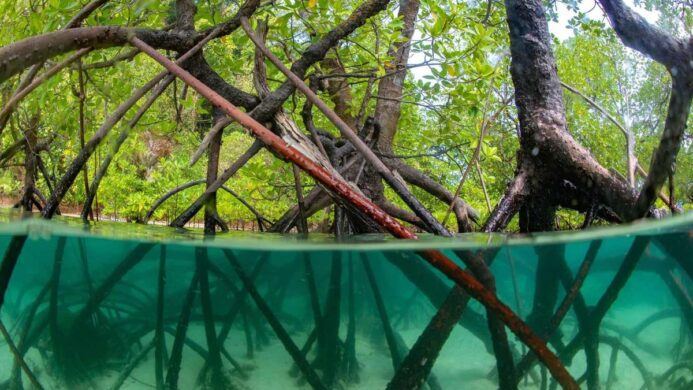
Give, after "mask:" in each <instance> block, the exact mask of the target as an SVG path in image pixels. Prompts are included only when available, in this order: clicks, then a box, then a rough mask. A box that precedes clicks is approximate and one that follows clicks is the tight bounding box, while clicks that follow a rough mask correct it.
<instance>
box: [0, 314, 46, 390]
mask: <svg viewBox="0 0 693 390" xmlns="http://www.w3.org/2000/svg"><path fill="white" fill-rule="evenodd" d="M0 333H2V336H3V337H4V338H5V341H6V342H7V346H8V347H9V348H10V351H11V352H12V355H13V356H14V359H15V363H17V364H19V365H20V366H21V367H22V371H24V374H26V376H27V378H29V381H30V382H31V384H32V385H34V387H36V388H37V389H41V390H43V386H41V384H40V383H39V381H38V379H36V375H34V373H33V372H32V371H31V368H29V366H28V365H27V364H26V361H25V360H24V356H22V353H21V352H20V350H19V349H18V348H17V346H16V345H15V344H14V342H13V341H12V337H11V336H10V333H9V332H8V331H7V328H6V327H5V324H4V323H3V322H2V321H0Z"/></svg>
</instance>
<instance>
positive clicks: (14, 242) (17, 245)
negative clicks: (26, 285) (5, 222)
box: [0, 234, 27, 309]
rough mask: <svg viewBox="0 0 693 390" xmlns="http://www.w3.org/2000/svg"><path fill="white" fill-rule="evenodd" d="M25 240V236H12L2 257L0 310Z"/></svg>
mask: <svg viewBox="0 0 693 390" xmlns="http://www.w3.org/2000/svg"><path fill="white" fill-rule="evenodd" d="M26 239H27V235H26V234H23V235H19V236H13V237H12V239H11V240H10V244H9V245H8V246H7V249H6V250H5V254H4V255H3V257H2V263H0V309H1V308H2V304H3V303H4V302H5V292H7V287H8V286H9V285H10V279H11V278H12V273H13V272H14V267H16V266H17V260H18V259H19V255H21V254H22V248H24V243H25V242H26Z"/></svg>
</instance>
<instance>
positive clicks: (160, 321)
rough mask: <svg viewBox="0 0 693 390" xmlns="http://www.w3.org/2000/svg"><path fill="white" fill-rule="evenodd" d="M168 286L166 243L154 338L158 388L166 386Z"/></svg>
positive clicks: (160, 258) (161, 259)
mask: <svg viewBox="0 0 693 390" xmlns="http://www.w3.org/2000/svg"><path fill="white" fill-rule="evenodd" d="M165 287H166V245H162V246H161V256H160V257H159V275H158V283H157V300H156V325H155V335H154V340H155V342H156V347H155V349H154V376H155V379H156V388H157V390H163V388H164V364H165V361H164V359H165V357H164V354H165V353H166V340H165V338H164V337H165V335H164V292H165Z"/></svg>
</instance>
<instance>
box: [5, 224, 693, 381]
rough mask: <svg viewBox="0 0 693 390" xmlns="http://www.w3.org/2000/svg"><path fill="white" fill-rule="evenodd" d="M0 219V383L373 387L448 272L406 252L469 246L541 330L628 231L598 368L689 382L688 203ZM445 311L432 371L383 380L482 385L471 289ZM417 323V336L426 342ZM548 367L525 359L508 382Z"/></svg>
mask: <svg viewBox="0 0 693 390" xmlns="http://www.w3.org/2000/svg"><path fill="white" fill-rule="evenodd" d="M0 220H2V221H3V223H2V224H0V251H2V253H4V258H5V261H7V259H8V258H12V257H13V256H12V254H15V255H16V256H15V257H17V262H16V267H15V268H14V272H13V273H12V276H11V279H10V282H9V284H8V286H7V291H6V294H5V299H4V303H3V305H2V308H1V309H0V319H1V320H2V323H3V324H4V326H5V327H6V328H7V330H8V333H9V336H10V339H11V340H12V344H13V345H14V347H16V348H17V349H16V351H15V352H16V353H14V354H13V353H12V352H11V348H10V347H11V345H10V344H8V343H7V341H6V338H4V337H0V388H13V386H15V387H14V388H32V386H34V385H32V379H31V378H30V376H29V375H28V374H27V372H30V373H31V374H32V375H33V376H34V377H35V381H36V382H38V383H40V385H41V386H42V387H44V388H56V389H57V388H61V389H62V388H64V389H88V388H95V389H102V388H123V389H148V388H156V386H157V381H158V382H159V383H160V384H170V385H171V386H170V387H173V384H177V387H178V388H181V389H194V388H237V389H246V388H247V389H284V388H287V389H291V388H311V387H314V388H315V387H317V388H320V386H324V388H353V389H382V388H385V387H386V386H387V384H388V383H389V382H390V381H391V379H392V378H393V376H395V368H394V367H398V368H401V367H402V364H401V361H402V360H404V361H405V362H407V360H406V357H407V355H408V353H409V350H410V348H412V347H413V346H414V344H415V343H416V342H417V339H419V336H420V335H421V334H422V332H424V329H425V328H426V326H427V325H428V323H429V321H431V318H432V317H433V316H434V315H435V314H436V311H437V310H438V308H439V307H441V304H442V302H443V301H444V300H445V299H446V297H447V296H448V292H449V291H450V288H451V287H452V283H451V282H450V281H448V280H447V279H446V278H445V277H444V276H443V275H442V274H441V273H439V272H438V271H437V270H435V269H434V268H432V267H430V266H429V265H427V264H426V263H424V261H423V260H422V259H421V258H420V257H419V256H418V255H417V251H420V250H423V249H439V250H441V251H443V252H444V253H445V254H447V255H448V256H449V257H450V258H453V259H455V260H456V261H457V262H458V263H460V264H462V262H461V261H459V258H458V257H457V256H456V253H460V251H461V250H467V251H470V252H478V253H480V254H483V255H484V256H485V258H486V260H487V261H492V266H491V270H492V272H493V275H494V276H495V280H496V286H497V294H498V296H499V297H500V299H501V300H502V301H503V302H505V303H506V304H507V305H508V306H510V307H511V308H512V309H513V311H515V312H516V313H518V315H519V316H520V317H521V318H522V319H524V320H526V321H527V322H528V323H529V324H530V325H531V326H532V327H533V328H534V329H535V331H537V332H538V333H542V332H544V330H545V328H546V326H547V322H548V321H549V320H550V317H551V315H552V314H553V313H554V312H555V311H556V310H557V308H558V307H559V305H560V304H561V302H562V300H563V297H564V295H565V287H564V284H565V285H567V286H569V285H570V284H571V283H572V279H573V275H575V274H576V272H577V271H578V269H579V267H580V266H581V264H582V263H583V260H584V259H585V258H586V254H587V253H588V249H589V248H590V247H591V245H592V246H594V245H596V244H595V242H600V246H599V247H598V250H597V252H596V257H595V258H594V262H593V265H592V266H591V268H590V272H589V274H588V275H587V277H586V279H585V281H584V284H583V285H582V288H581V290H580V292H581V296H582V298H584V303H585V304H586V307H587V310H591V309H592V308H593V307H594V306H598V302H600V298H601V297H602V294H604V292H605V291H606V290H607V288H608V287H609V285H610V283H611V282H612V280H613V278H614V276H615V275H616V274H617V271H618V270H619V268H620V267H621V265H622V263H624V259H625V258H626V257H627V255H626V254H627V253H629V251H631V252H633V250H631V248H632V247H633V246H634V243H640V244H642V245H644V251H643V253H642V255H639V256H637V258H635V259H633V258H631V259H630V260H631V261H633V264H636V266H635V269H634V272H633V273H632V275H630V277H629V278H627V282H626V283H625V285H624V286H623V288H622V289H620V290H619V291H618V292H619V293H618V294H617V299H616V300H615V301H614V303H613V305H611V306H610V307H609V308H608V311H606V315H605V316H604V318H603V320H602V321H601V322H600V323H599V328H598V330H599V331H598V335H597V336H596V337H597V339H598V350H597V353H598V357H599V367H598V370H597V373H598V380H599V383H600V384H601V386H602V387H604V388H612V389H638V388H641V387H643V386H645V387H646V388H648V387H649V388H653V389H659V388H681V389H685V388H688V389H690V388H692V387H691V384H692V383H693V382H691V380H692V377H693V348H692V346H693V341H692V340H693V337H692V336H693V334H692V333H691V326H692V324H693V317H691V308H692V306H691V305H692V301H691V295H690V294H691V288H692V287H693V286H692V284H691V279H690V277H689V275H688V274H687V273H686V271H685V270H684V267H688V271H689V272H690V268H691V262H693V245H692V242H693V215H691V214H689V215H685V216H679V217H675V218H671V219H668V220H664V221H658V222H647V223H640V224H635V225H632V226H621V227H611V228H602V229H595V230H590V231H585V232H572V233H554V234H543V235H537V236H532V237H509V236H503V235H482V234H473V235H464V236H459V237H457V238H455V239H441V238H436V237H423V238H422V240H420V241H418V242H402V241H396V240H393V239H389V238H386V237H384V236H380V235H368V236H361V237H355V238H353V239H349V240H348V241H346V242H338V241H336V240H334V239H332V238H330V237H327V236H320V235H314V236H311V237H309V238H307V239H306V238H302V237H298V236H281V235H269V234H262V235H258V234H247V233H229V234H225V235H219V236H218V237H216V238H214V239H205V238H204V237H202V235H201V234H200V233H198V232H184V231H176V230H173V229H170V228H165V227H158V226H139V225H124V224H113V223H99V224H97V225H96V226H83V225H81V224H79V223H77V222H75V221H71V220H59V221H51V222H46V221H42V220H39V219H28V220H21V219H19V218H18V216H17V215H13V214H6V213H4V214H2V216H0ZM22 237H26V240H25V241H23V240H22V239H21V238H22ZM22 241H23V242H22ZM19 244H21V245H19ZM636 246H637V245H636ZM12 248H14V249H12ZM626 260H628V259H626ZM561 264H566V265H567V270H569V271H570V272H568V273H566V268H561V267H560V265H561ZM537 271H539V272H537ZM537 275H539V276H540V278H539V279H537ZM537 280H538V281H537ZM255 293H257V294H255ZM537 296H538V297H537ZM446 307H447V306H446ZM592 313H593V312H592ZM456 320H457V317H455V318H453V321H454V323H456V325H454V326H452V330H451V332H450V334H449V336H448V337H442V338H443V339H444V340H445V343H444V345H443V347H442V350H441V351H440V353H439V354H432V355H430V356H429V357H428V358H426V359H422V360H421V361H420V362H419V363H420V364H419V366H420V367H426V366H428V365H430V364H431V363H433V365H432V370H431V371H430V372H431V375H426V374H425V373H423V374H419V373H413V374H412V373H409V374H408V373H406V372H398V373H397V378H398V379H402V378H407V375H413V376H416V375H419V376H421V377H422V380H423V381H425V384H423V388H432V389H439V388H441V389H487V388H488V389H493V388H497V387H498V379H497V377H498V375H497V374H496V370H495V368H496V358H495V356H494V352H493V351H494V349H493V345H492V342H491V338H490V335H489V332H488V327H487V321H486V312H485V310H484V308H483V306H482V305H480V304H479V303H478V302H475V301H470V302H469V304H468V305H466V307H465V308H464V311H463V313H462V314H461V319H459V321H456ZM579 329H580V321H579V319H578V317H577V316H576V314H575V310H572V309H571V310H570V311H568V313H567V314H566V316H565V318H564V319H563V320H562V321H561V323H560V326H559V328H558V330H557V331H556V332H554V333H553V336H552V338H551V339H550V340H551V343H550V347H551V349H552V350H554V351H561V350H564V349H566V345H569V344H570V341H571V340H572V339H573V338H574V337H575V336H576V335H577V334H578V332H579ZM161 334H163V335H164V336H163V337H161V336H160V335H161ZM428 336H430V335H428V334H427V336H426V337H423V338H422V341H421V345H428V344H432V343H433V342H432V341H430V340H432V339H430V338H427V337H428ZM433 336H439V337H440V336H441V334H438V335H433ZM311 339H313V340H314V341H313V342H310V341H311ZM208 340H209V341H208ZM508 340H509V345H510V349H511V352H512V354H513V360H514V362H515V363H517V362H519V361H520V360H521V358H522V355H524V354H525V353H526V348H525V347H524V345H523V344H522V343H521V342H520V341H519V340H518V339H517V338H516V337H515V336H514V335H513V334H512V333H510V332H508ZM307 341H308V342H307ZM575 345H577V346H578V347H577V348H574V351H573V352H574V353H571V354H569V355H571V356H567V355H566V354H565V352H564V353H563V355H562V356H561V357H562V360H563V362H564V364H565V365H566V367H567V368H568V370H569V371H570V373H571V374H572V376H573V377H574V378H576V379H578V380H581V383H582V386H583V387H585V388H586V383H585V382H584V380H585V376H584V374H585V372H586V367H587V364H586V358H585V354H584V352H583V345H584V343H583V342H577V343H576V344H575ZM306 346H308V347H306ZM292 355H293V356H292ZM18 356H22V358H23V360H24V361H25V362H26V365H27V367H26V368H25V369H22V368H21V367H20V365H19V364H18V363H17V362H19V361H21V360H19V359H17V357H18ZM429 359H430V360H429ZM296 362H299V366H301V367H302V368H298V367H297V365H296ZM301 362H303V363H305V365H303V363H301ZM414 366H415V368H416V365H414ZM417 369H418V368H417ZM551 382H552V380H551V376H550V375H547V374H546V372H545V371H544V369H542V368H541V366H540V365H534V366H532V369H531V370H529V373H528V374H527V375H526V376H523V378H522V380H521V381H520V384H519V387H520V388H542V386H546V387H549V386H551V384H552V383H551ZM16 386H19V387H16Z"/></svg>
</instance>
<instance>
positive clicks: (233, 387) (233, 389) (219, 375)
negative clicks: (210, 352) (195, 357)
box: [199, 369, 250, 390]
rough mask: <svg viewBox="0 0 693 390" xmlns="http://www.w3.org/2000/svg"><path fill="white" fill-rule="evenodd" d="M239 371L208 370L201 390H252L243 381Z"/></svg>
mask: <svg viewBox="0 0 693 390" xmlns="http://www.w3.org/2000/svg"><path fill="white" fill-rule="evenodd" d="M238 376H239V372H238V371H237V370H234V371H231V370H227V369H221V370H218V371H216V372H215V370H207V371H206V373H205V376H204V378H203V379H202V382H201V383H200V386H199V388H200V389H204V390H221V389H224V390H250V388H249V387H248V386H246V385H245V384H244V383H243V381H242V380H241V379H239V378H238Z"/></svg>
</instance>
